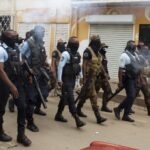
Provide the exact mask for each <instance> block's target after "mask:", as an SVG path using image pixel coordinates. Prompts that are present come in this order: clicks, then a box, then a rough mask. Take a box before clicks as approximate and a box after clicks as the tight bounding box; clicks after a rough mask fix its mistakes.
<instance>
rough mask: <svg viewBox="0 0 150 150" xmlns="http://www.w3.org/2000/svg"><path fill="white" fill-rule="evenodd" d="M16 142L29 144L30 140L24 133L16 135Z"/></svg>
mask: <svg viewBox="0 0 150 150" xmlns="http://www.w3.org/2000/svg"><path fill="white" fill-rule="evenodd" d="M17 142H18V143H20V144H22V145H24V146H30V145H31V143H32V142H31V140H30V139H29V138H28V137H27V136H25V135H18V136H17Z"/></svg>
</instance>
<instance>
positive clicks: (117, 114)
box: [114, 107, 121, 120]
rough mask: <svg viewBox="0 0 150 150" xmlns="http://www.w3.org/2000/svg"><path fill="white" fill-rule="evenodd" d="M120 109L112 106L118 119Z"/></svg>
mask: <svg viewBox="0 0 150 150" xmlns="http://www.w3.org/2000/svg"><path fill="white" fill-rule="evenodd" d="M120 112H121V111H120V110H119V108H118V107H116V108H114V113H115V117H116V118H117V119H118V120H120Z"/></svg>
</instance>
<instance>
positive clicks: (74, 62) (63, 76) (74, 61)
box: [55, 37, 85, 128]
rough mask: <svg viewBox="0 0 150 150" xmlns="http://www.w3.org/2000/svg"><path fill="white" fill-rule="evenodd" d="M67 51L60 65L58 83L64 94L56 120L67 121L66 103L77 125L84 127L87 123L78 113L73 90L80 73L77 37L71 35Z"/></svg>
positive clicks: (63, 54)
mask: <svg viewBox="0 0 150 150" xmlns="http://www.w3.org/2000/svg"><path fill="white" fill-rule="evenodd" d="M67 48H68V49H67V51H64V52H63V53H62V56H61V59H60V63H59V65H58V85H59V86H61V87H62V96H61V99H60V102H59V105H58V110H57V113H56V116H55V120H56V121H60V122H67V120H66V119H65V118H64V117H63V116H62V112H63V110H64V107H65V105H66V102H67V103H68V105H69V111H70V113H71V114H72V116H73V117H74V119H75V122H76V126H77V127H78V128H79V127H82V126H84V125H85V123H84V122H82V121H81V120H80V119H79V116H78V115H77V111H76V106H75V103H74V95H73V90H74V86H75V81H76V76H77V75H79V73H80V71H81V68H80V65H79V63H80V55H79V53H78V52H77V50H78V48H79V41H78V39H77V37H70V38H69V41H68V46H67Z"/></svg>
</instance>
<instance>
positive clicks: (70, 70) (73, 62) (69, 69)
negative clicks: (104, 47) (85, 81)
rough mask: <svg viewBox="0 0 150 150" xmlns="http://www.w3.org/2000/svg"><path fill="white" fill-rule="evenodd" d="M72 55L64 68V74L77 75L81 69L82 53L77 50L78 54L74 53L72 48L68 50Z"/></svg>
mask: <svg viewBox="0 0 150 150" xmlns="http://www.w3.org/2000/svg"><path fill="white" fill-rule="evenodd" d="M68 53H69V55H70V62H69V63H67V64H66V65H65V66H64V68H63V76H72V77H74V76H77V75H79V73H80V71H81V66H80V64H79V63H80V54H79V53H78V52H77V53H76V54H72V53H71V52H70V50H68Z"/></svg>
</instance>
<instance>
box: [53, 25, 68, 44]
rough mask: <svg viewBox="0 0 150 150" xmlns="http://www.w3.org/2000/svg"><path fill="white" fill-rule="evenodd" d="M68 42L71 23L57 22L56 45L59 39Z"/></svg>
mask: <svg viewBox="0 0 150 150" xmlns="http://www.w3.org/2000/svg"><path fill="white" fill-rule="evenodd" d="M60 38H61V39H62V40H63V41H65V42H67V41H68V38H69V24H56V33H55V45H56V44H57V41H58V40H59V39H60Z"/></svg>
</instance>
